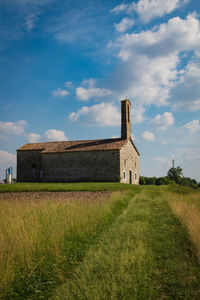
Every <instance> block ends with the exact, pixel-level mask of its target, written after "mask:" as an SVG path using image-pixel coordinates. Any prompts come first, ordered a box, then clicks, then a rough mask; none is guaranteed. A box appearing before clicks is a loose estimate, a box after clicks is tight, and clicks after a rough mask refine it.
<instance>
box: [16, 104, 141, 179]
mask: <svg viewBox="0 0 200 300" xmlns="http://www.w3.org/2000/svg"><path fill="white" fill-rule="evenodd" d="M130 105H131V104H130V101H129V100H128V99H126V100H122V101H121V138H114V139H103V140H88V141H87V140H86V141H63V142H46V143H31V144H26V145H24V146H22V147H20V148H19V149H17V181H18V182H38V181H41V182H83V181H88V182H89V181H104V182H105V181H110V182H115V181H121V182H123V183H133V184H139V156H140V154H139V152H138V150H137V148H136V147H135V145H134V143H133V141H132V137H131V114H130Z"/></svg>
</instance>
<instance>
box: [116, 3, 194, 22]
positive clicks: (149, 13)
mask: <svg viewBox="0 0 200 300" xmlns="http://www.w3.org/2000/svg"><path fill="white" fill-rule="evenodd" d="M187 2H189V0H139V1H138V2H137V3H135V2H132V3H130V4H120V5H117V6H116V7H114V8H113V9H112V10H111V12H112V13H121V12H124V13H127V14H132V13H133V12H136V13H137V14H138V16H139V18H140V20H141V21H143V22H144V23H148V22H149V21H151V20H152V19H154V18H158V17H162V16H164V15H165V14H169V13H171V12H172V11H173V10H175V9H176V8H179V7H181V6H182V5H184V4H186V3H187Z"/></svg>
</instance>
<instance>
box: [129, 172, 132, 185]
mask: <svg viewBox="0 0 200 300" xmlns="http://www.w3.org/2000/svg"><path fill="white" fill-rule="evenodd" d="M129 183H130V184H132V171H131V170H130V171H129Z"/></svg>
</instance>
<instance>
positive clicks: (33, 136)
mask: <svg viewBox="0 0 200 300" xmlns="http://www.w3.org/2000/svg"><path fill="white" fill-rule="evenodd" d="M26 136H27V141H28V143H37V142H38V141H39V140H40V138H41V136H40V134H37V133H28V134H27V135H26Z"/></svg>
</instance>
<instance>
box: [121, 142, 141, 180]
mask: <svg viewBox="0 0 200 300" xmlns="http://www.w3.org/2000/svg"><path fill="white" fill-rule="evenodd" d="M130 176H131V182H132V183H133V184H139V155H138V153H137V152H136V150H135V148H134V147H133V144H132V143H131V141H128V143H127V144H126V145H125V146H124V147H123V148H122V149H121V150H120V178H121V182H122V183H130Z"/></svg>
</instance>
